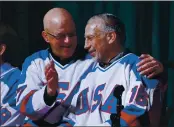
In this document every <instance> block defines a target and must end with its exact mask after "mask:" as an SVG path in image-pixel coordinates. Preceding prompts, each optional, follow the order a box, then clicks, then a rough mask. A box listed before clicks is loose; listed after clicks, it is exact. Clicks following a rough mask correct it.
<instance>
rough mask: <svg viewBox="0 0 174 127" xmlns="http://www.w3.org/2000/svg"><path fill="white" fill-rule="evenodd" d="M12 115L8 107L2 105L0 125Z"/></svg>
mask: <svg viewBox="0 0 174 127" xmlns="http://www.w3.org/2000/svg"><path fill="white" fill-rule="evenodd" d="M10 117H11V112H10V111H9V110H8V109H6V108H2V107H1V118H0V125H3V124H4V123H5V122H6V121H7V120H8V119H9V118H10Z"/></svg>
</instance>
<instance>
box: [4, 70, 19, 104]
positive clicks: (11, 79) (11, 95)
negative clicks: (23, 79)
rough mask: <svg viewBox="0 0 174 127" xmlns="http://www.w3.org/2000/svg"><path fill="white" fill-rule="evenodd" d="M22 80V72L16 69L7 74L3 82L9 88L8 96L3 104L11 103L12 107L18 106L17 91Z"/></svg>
mask: <svg viewBox="0 0 174 127" xmlns="http://www.w3.org/2000/svg"><path fill="white" fill-rule="evenodd" d="M19 78H20V70H19V69H15V70H13V71H11V72H9V73H7V74H6V75H5V76H4V77H3V78H2V79H1V80H2V81H3V82H4V83H5V84H6V85H7V86H8V87H9V91H8V93H7V95H6V96H5V97H4V98H3V100H2V102H3V103H4V104H5V103H9V105H10V106H15V105H16V100H15V99H16V95H17V92H16V89H17V87H18V80H19Z"/></svg>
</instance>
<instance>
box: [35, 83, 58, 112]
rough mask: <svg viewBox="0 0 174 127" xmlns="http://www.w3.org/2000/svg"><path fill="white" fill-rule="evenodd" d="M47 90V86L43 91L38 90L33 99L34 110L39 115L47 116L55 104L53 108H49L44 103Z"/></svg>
mask: <svg viewBox="0 0 174 127" xmlns="http://www.w3.org/2000/svg"><path fill="white" fill-rule="evenodd" d="M45 89H46V86H44V87H43V88H42V89H41V90H38V91H37V92H35V94H34V95H33V99H32V103H33V109H34V110H35V111H36V112H38V113H39V114H45V113H46V112H47V111H48V110H49V109H50V108H52V107H53V106H54V104H55V102H54V103H53V104H52V105H51V106H49V105H47V104H46V103H45V101H44V92H45Z"/></svg>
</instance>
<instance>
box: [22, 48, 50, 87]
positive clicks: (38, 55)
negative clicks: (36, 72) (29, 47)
mask: <svg viewBox="0 0 174 127" xmlns="http://www.w3.org/2000/svg"><path fill="white" fill-rule="evenodd" d="M48 57H49V52H48V49H45V50H41V51H39V52H36V53H34V54H32V55H31V56H29V57H27V58H26V59H25V62H24V64H23V65H22V76H21V80H20V84H22V83H24V81H25V78H26V71H27V69H28V67H29V66H30V65H31V62H33V61H34V60H36V59H42V60H46V58H48Z"/></svg>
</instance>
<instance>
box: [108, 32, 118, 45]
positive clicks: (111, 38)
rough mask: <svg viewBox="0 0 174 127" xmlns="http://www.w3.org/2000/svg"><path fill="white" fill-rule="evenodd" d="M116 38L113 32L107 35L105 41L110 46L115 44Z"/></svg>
mask: <svg viewBox="0 0 174 127" xmlns="http://www.w3.org/2000/svg"><path fill="white" fill-rule="evenodd" d="M116 38H117V34H116V33H115V32H111V33H108V35H107V40H108V43H109V44H112V43H113V42H115V40H116Z"/></svg>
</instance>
